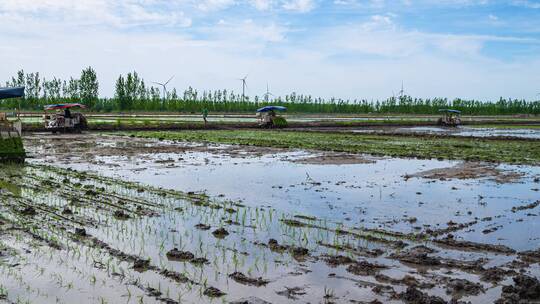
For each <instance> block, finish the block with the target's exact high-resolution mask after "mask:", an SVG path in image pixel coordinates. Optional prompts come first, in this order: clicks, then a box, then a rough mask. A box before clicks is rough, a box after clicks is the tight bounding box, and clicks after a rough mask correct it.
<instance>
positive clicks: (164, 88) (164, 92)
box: [152, 75, 174, 100]
mask: <svg viewBox="0 0 540 304" xmlns="http://www.w3.org/2000/svg"><path fill="white" fill-rule="evenodd" d="M173 78H174V75H172V77H171V78H169V80H167V81H166V82H165V83H160V82H152V83H155V84H158V85H160V86H162V87H163V100H165V99H166V98H167V84H168V83H169V82H170V81H171V80H172V79H173Z"/></svg>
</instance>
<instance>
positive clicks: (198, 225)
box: [195, 223, 210, 230]
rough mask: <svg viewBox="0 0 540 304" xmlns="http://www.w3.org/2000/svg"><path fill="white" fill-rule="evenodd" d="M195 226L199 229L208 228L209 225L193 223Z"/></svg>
mask: <svg viewBox="0 0 540 304" xmlns="http://www.w3.org/2000/svg"><path fill="white" fill-rule="evenodd" d="M195 228H197V229H199V230H210V225H206V224H203V223H199V224H197V225H195Z"/></svg>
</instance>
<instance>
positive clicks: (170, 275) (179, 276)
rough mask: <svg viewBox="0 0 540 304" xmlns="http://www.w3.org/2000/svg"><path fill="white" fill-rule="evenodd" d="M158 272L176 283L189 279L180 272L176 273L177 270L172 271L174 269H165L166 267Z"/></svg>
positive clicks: (185, 281)
mask: <svg viewBox="0 0 540 304" xmlns="http://www.w3.org/2000/svg"><path fill="white" fill-rule="evenodd" d="M160 274H161V275H162V276H164V277H166V278H169V279H171V280H173V281H175V282H177V283H187V282H189V279H188V278H187V277H186V276H185V275H183V274H181V273H178V272H174V271H170V270H167V269H164V270H162V271H161V272H160Z"/></svg>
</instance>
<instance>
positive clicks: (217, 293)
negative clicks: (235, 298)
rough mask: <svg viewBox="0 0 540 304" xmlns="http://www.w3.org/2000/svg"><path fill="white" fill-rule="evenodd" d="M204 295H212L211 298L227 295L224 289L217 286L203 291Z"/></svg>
mask: <svg viewBox="0 0 540 304" xmlns="http://www.w3.org/2000/svg"><path fill="white" fill-rule="evenodd" d="M203 295H205V296H207V297H210V298H219V297H222V296H224V295H226V293H224V292H223V291H221V290H219V289H217V288H215V287H208V288H206V289H205V290H204V292H203Z"/></svg>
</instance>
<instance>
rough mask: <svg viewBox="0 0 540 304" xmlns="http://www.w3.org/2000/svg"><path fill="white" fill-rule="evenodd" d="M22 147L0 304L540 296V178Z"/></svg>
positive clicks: (150, 146) (126, 143)
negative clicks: (23, 161)
mask: <svg viewBox="0 0 540 304" xmlns="http://www.w3.org/2000/svg"><path fill="white" fill-rule="evenodd" d="M25 145H26V148H27V150H28V151H29V152H30V155H31V156H32V157H33V158H32V159H29V160H28V162H27V164H26V165H24V166H22V165H19V166H16V165H9V166H8V165H3V167H2V170H0V185H1V190H0V202H1V203H0V208H1V212H0V227H1V228H0V269H1V271H0V303H2V302H6V303H17V302H22V303H24V302H31V303H72V302H73V301H78V302H80V303H157V302H165V303H229V302H233V303H234V302H235V301H236V302H238V303H266V302H270V303H293V302H301V303H369V302H372V301H373V303H446V302H449V301H452V300H453V301H454V302H455V303H459V302H463V303H466V302H472V303H492V302H494V301H496V300H499V299H503V300H500V301H507V302H501V303H513V302H511V301H512V299H516V298H517V299H522V300H526V301H530V302H532V301H538V300H539V299H540V292H539V289H540V284H539V282H538V280H537V278H539V277H540V269H539V267H538V266H539V265H538V262H539V261H540V251H538V248H540V234H539V233H538V231H540V230H539V229H538V216H539V215H540V207H539V205H540V200H539V199H540V195H539V192H538V190H539V189H538V188H540V168H539V167H538V166H519V165H496V164H488V163H463V162H459V161H437V160H418V159H396V158H384V157H372V156H366V155H349V154H343V153H331V152H324V153H322V152H314V151H302V150H283V149H274V148H258V147H243V146H230V145H214V144H200V143H174V142H168V141H158V140H150V139H138V138H130V137H121V136H113V135H102V134H86V136H85V137H84V138H81V137H80V136H74V135H63V136H52V135H43V134H34V135H30V136H27V137H26V139H25ZM503 286H507V287H504V288H503ZM508 286H511V287H508ZM254 296H256V297H257V299H256V298H251V299H249V298H250V297H254ZM263 300H264V301H266V302H261V301H263ZM246 301H247V302H246ZM257 301H258V302H257Z"/></svg>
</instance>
